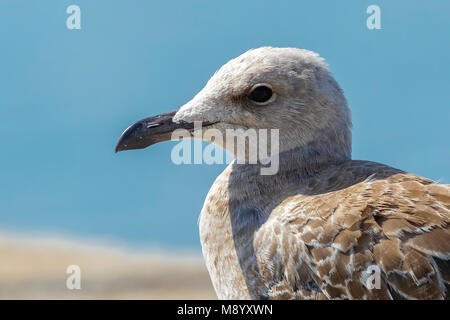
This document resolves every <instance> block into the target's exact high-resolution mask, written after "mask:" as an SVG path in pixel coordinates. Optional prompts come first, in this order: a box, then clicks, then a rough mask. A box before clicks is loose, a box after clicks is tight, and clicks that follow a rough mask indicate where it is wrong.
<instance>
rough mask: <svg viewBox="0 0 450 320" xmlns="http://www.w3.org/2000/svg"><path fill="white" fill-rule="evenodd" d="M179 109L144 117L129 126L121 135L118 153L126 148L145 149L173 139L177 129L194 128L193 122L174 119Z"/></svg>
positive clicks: (189, 129)
mask: <svg viewBox="0 0 450 320" xmlns="http://www.w3.org/2000/svg"><path fill="white" fill-rule="evenodd" d="M177 111H178V110H175V111H172V112H169V113H163V114H160V115H157V116H154V117H149V118H145V119H142V120H140V121H138V122H136V123H135V124H133V125H131V126H129V127H128V128H127V129H126V130H125V131H124V132H123V133H122V135H121V136H120V138H119V140H118V141H117V144H116V149H115V151H116V153H117V152H119V151H124V150H134V149H144V148H147V147H148V146H151V145H152V144H155V143H158V142H162V141H167V140H171V136H172V132H174V131H175V130H176V129H186V130H188V131H189V132H191V131H192V130H193V129H194V123H193V122H179V123H175V122H173V121H172V119H173V117H174V116H175V114H176V113H177Z"/></svg>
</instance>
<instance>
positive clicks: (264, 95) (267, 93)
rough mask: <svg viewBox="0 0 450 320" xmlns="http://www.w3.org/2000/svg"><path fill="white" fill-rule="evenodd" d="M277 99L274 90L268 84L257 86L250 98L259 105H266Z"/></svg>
mask: <svg viewBox="0 0 450 320" xmlns="http://www.w3.org/2000/svg"><path fill="white" fill-rule="evenodd" d="M274 97H275V95H274V93H273V91H272V88H271V87H270V86H269V85H267V84H257V85H255V86H254V87H253V88H252V90H251V91H250V94H249V95H248V98H249V99H250V100H252V101H253V102H255V103H256V104H259V105H264V104H267V103H269V102H271V101H272V100H273V98H274Z"/></svg>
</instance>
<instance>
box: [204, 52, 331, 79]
mask: <svg viewBox="0 0 450 320" xmlns="http://www.w3.org/2000/svg"><path fill="white" fill-rule="evenodd" d="M306 69H308V70H311V71H313V72H315V73H318V74H319V73H320V74H328V65H327V64H326V63H325V61H324V59H323V58H321V57H320V56H319V55H318V54H317V53H315V52H313V51H309V50H305V49H297V48H273V47H261V48H257V49H252V50H249V51H247V52H245V53H243V54H242V55H240V56H238V57H236V58H234V59H232V60H230V61H228V62H227V63H226V64H225V65H223V66H222V67H221V68H220V69H219V70H217V71H216V73H215V74H214V76H213V77H212V78H211V79H210V81H209V83H208V84H209V85H210V86H214V87H217V85H219V84H220V85H224V84H225V83H228V85H232V84H231V83H234V86H240V85H245V84H246V83H248V82H250V81H252V80H255V81H256V80H262V81H263V80H264V78H272V79H277V78H283V79H284V80H287V81H288V82H289V80H288V79H289V78H290V77H292V78H296V77H297V76H298V75H299V74H301V73H302V72H303V71H304V70H306Z"/></svg>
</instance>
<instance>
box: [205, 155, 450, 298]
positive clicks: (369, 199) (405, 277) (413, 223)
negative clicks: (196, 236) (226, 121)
mask: <svg viewBox="0 0 450 320" xmlns="http://www.w3.org/2000/svg"><path fill="white" fill-rule="evenodd" d="M247 174H248V173H247ZM236 176H238V177H239V178H240V179H242V178H243V176H246V173H245V170H243V169H242V168H239V166H237V165H230V166H229V167H228V168H227V169H226V170H225V172H224V173H223V174H222V175H221V176H219V178H218V179H217V180H216V182H215V184H214V185H213V188H212V192H210V193H209V194H208V197H207V199H206V202H205V207H204V209H203V211H202V214H201V217H200V231H201V233H200V234H201V240H202V245H203V252H204V255H205V259H206V262H207V266H208V269H209V271H210V274H211V276H212V280H213V284H214V286H215V288H216V291H217V293H218V295H219V297H220V298H253V299H255V298H258V299H394V298H403V299H444V298H446V297H447V286H448V285H449V274H450V269H449V258H450V230H449V220H450V188H449V186H448V185H442V184H438V183H435V182H434V181H432V180H429V179H425V178H422V177H419V176H417V175H413V174H409V173H405V172H402V171H400V170H397V169H394V168H390V167H388V166H385V165H381V164H377V163H373V162H368V161H352V160H350V161H343V162H341V163H339V164H334V165H331V166H327V168H326V169H325V170H320V171H319V172H318V173H317V174H313V175H308V176H307V177H303V176H302V174H301V173H300V172H297V171H296V170H288V171H287V172H282V173H279V174H278V175H277V176H276V177H271V182H270V185H267V187H265V188H261V186H262V185H263V184H264V180H265V178H264V177H261V176H259V177H258V176H253V178H251V177H250V176H249V177H248V178H249V179H245V180H244V181H245V186H244V185H242V186H240V188H237V185H236V184H238V183H239V182H238V181H239V180H240V179H236ZM280 185H283V188H279V186H280ZM256 189H257V190H258V193H255V192H254V191H255V190H256ZM233 190H240V192H239V193H235V192H233ZM246 193H248V194H252V195H253V198H252V199H251V200H247V201H243V198H245V194H246ZM271 199H282V201H279V202H274V201H271ZM243 217H247V221H245V219H244V218H243ZM249 219H254V220H255V221H249ZM238 221H239V222H238ZM218 226H220V228H218ZM369 266H377V267H378V268H379V270H380V273H381V274H380V277H381V281H380V286H379V288H373V289H369V288H368V287H367V285H366V281H367V277H368V274H367V270H368V267H369Z"/></svg>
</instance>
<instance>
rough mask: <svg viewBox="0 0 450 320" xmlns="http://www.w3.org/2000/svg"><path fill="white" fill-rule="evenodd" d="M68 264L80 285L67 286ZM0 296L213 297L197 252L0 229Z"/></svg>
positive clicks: (22, 297)
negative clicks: (78, 272) (75, 270)
mask: <svg viewBox="0 0 450 320" xmlns="http://www.w3.org/2000/svg"><path fill="white" fill-rule="evenodd" d="M69 265H77V266H79V267H80V270H81V289H80V290H76V289H75V290H69V289H67V287H66V280H67V278H68V277H69V276H70V274H67V273H66V270H67V267H68V266H69ZM0 299H216V295H215V293H214V290H213V288H212V285H211V282H210V279H209V275H208V273H207V271H206V268H205V266H204V263H203V259H202V257H201V254H197V253H193V252H191V251H168V250H161V249H153V248H152V249H133V248H129V247H127V246H121V245H118V244H108V243H105V242H104V241H94V240H88V241H80V240H76V239H68V238H64V237H58V236H55V237H53V236H27V235H19V234H9V233H7V232H6V233H5V232H2V234H1V235H0Z"/></svg>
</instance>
